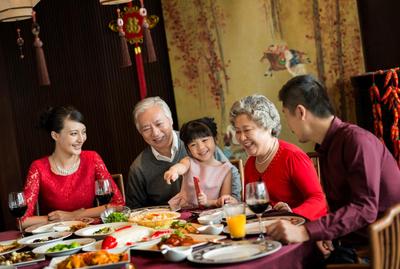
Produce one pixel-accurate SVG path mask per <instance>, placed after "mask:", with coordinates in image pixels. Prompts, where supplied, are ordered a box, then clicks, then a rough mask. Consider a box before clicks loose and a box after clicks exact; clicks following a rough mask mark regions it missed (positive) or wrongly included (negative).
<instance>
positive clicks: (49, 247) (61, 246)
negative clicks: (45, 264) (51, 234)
mask: <svg viewBox="0 0 400 269" xmlns="http://www.w3.org/2000/svg"><path fill="white" fill-rule="evenodd" d="M94 242H96V239H93V238H78V239H70V240H65V241H61V242H54V243H50V244H46V245H43V246H40V247H37V248H34V249H33V250H32V252H33V253H35V254H43V255H47V256H50V257H58V256H65V255H70V254H74V253H77V252H78V251H80V250H81V249H82V248H84V247H86V246H89V245H90V244H93V243H94Z"/></svg>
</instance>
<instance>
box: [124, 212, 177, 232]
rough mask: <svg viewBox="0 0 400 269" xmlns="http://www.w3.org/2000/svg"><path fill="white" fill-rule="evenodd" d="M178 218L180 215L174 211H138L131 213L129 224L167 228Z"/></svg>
mask: <svg viewBox="0 0 400 269" xmlns="http://www.w3.org/2000/svg"><path fill="white" fill-rule="evenodd" d="M180 216H181V214H180V213H178V212H174V211H139V212H137V213H135V212H134V213H131V215H130V217H129V222H132V223H137V224H138V225H141V226H146V227H150V228H169V227H170V225H171V223H172V222H173V221H174V220H176V219H177V218H179V217H180Z"/></svg>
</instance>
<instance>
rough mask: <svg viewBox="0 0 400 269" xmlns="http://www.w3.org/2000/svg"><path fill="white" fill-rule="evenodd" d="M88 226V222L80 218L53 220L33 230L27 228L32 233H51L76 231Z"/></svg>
mask: <svg viewBox="0 0 400 269" xmlns="http://www.w3.org/2000/svg"><path fill="white" fill-rule="evenodd" d="M86 226H87V223H86V222H83V221H79V220H71V221H60V222H53V223H49V224H46V225H42V226H39V227H37V228H35V229H33V230H28V229H26V230H25V231H26V232H30V233H32V234H39V233H49V232H54V231H56V232H75V231H76V230H79V229H82V228H84V227H86Z"/></svg>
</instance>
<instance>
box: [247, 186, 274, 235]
mask: <svg viewBox="0 0 400 269" xmlns="http://www.w3.org/2000/svg"><path fill="white" fill-rule="evenodd" d="M246 204H247V205H248V206H249V208H250V209H251V210H252V211H253V212H254V213H256V215H257V218H258V226H259V228H260V235H259V236H258V239H257V240H261V241H263V240H264V229H263V226H262V221H261V216H262V213H263V212H264V211H265V210H266V209H267V208H268V205H269V194H268V191H267V187H266V186H265V184H264V182H263V181H256V182H251V183H248V184H247V185H246Z"/></svg>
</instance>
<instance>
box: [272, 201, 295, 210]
mask: <svg viewBox="0 0 400 269" xmlns="http://www.w3.org/2000/svg"><path fill="white" fill-rule="evenodd" d="M274 209H275V210H278V211H286V212H293V211H292V209H291V208H290V206H289V205H288V204H287V203H284V202H278V203H276V205H275V206H274Z"/></svg>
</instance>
